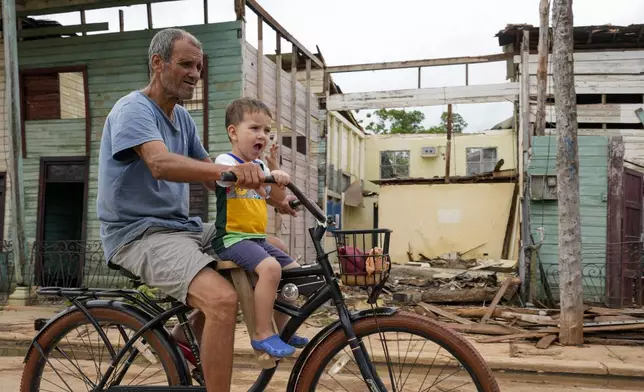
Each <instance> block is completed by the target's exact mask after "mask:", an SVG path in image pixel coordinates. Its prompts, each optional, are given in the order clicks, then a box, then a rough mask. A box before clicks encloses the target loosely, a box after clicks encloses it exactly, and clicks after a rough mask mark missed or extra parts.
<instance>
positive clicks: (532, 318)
mask: <svg viewBox="0 0 644 392" xmlns="http://www.w3.org/2000/svg"><path fill="white" fill-rule="evenodd" d="M500 317H501V318H504V319H508V320H512V319H517V320H521V321H525V322H527V323H532V324H539V325H559V322H558V321H557V320H553V319H552V317H550V316H539V315H536V314H521V313H513V312H501V316H500Z"/></svg>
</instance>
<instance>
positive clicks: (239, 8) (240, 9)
mask: <svg viewBox="0 0 644 392" xmlns="http://www.w3.org/2000/svg"><path fill="white" fill-rule="evenodd" d="M235 15H237V20H245V19H246V1H245V0H235Z"/></svg>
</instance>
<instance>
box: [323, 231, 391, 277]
mask: <svg viewBox="0 0 644 392" xmlns="http://www.w3.org/2000/svg"><path fill="white" fill-rule="evenodd" d="M333 235H334V237H335V244H336V250H337V252H338V264H339V266H340V279H341V280H342V283H343V284H344V285H346V286H367V287H369V286H376V285H379V284H381V283H382V284H384V282H385V281H386V280H387V279H388V278H389V271H390V269H391V259H390V257H389V237H390V235H391V230H388V229H369V230H334V231H333Z"/></svg>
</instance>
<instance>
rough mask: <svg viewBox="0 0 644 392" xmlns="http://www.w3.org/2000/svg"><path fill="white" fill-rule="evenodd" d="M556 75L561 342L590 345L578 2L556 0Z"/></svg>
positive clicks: (554, 5) (554, 19) (553, 58)
mask: <svg viewBox="0 0 644 392" xmlns="http://www.w3.org/2000/svg"><path fill="white" fill-rule="evenodd" d="M552 16H553V18H552V20H553V28H554V37H553V50H552V60H553V67H552V73H553V77H554V92H555V111H556V121H557V199H558V201H559V206H558V208H559V291H560V306H561V317H560V320H561V323H560V328H559V342H560V343H561V344H563V345H579V344H583V343H584V330H583V326H584V319H583V312H584V310H583V298H584V297H583V287H582V278H581V230H579V228H580V227H581V225H580V214H579V157H578V146H577V100H576V93H575V83H574V82H575V77H574V67H573V57H572V53H573V34H572V33H573V15H572V0H554V4H553V13H552Z"/></svg>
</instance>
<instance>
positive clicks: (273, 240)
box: [266, 236, 288, 254]
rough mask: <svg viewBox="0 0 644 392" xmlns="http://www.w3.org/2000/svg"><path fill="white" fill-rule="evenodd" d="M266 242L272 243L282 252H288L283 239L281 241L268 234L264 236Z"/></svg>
mask: <svg viewBox="0 0 644 392" xmlns="http://www.w3.org/2000/svg"><path fill="white" fill-rule="evenodd" d="M266 242H268V243H269V244H271V245H273V246H274V247H276V248H277V249H279V250H281V251H282V252H284V253H286V254H288V248H287V247H286V244H285V243H284V241H282V240H281V239H279V238H277V237H274V236H268V237H267V238H266Z"/></svg>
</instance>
